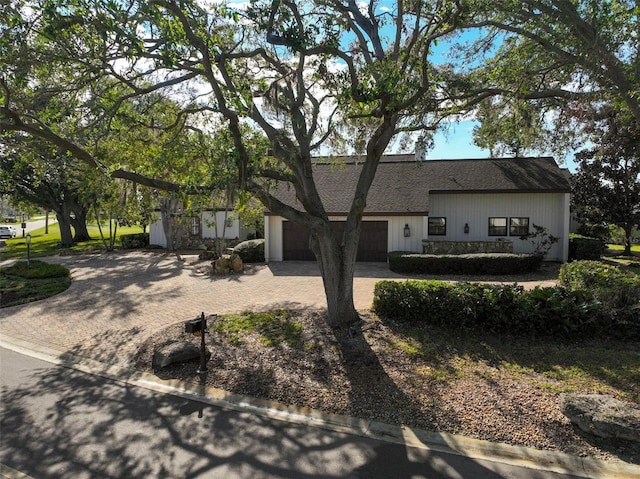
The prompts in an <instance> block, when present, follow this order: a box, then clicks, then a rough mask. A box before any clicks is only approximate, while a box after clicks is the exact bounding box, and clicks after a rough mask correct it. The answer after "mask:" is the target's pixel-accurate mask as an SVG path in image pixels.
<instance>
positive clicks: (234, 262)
mask: <svg viewBox="0 0 640 479" xmlns="http://www.w3.org/2000/svg"><path fill="white" fill-rule="evenodd" d="M229 261H230V263H231V271H233V272H234V273H240V272H241V271H242V270H243V269H244V264H243V263H242V259H240V256H238V255H237V254H232V255H231V256H230V257H229Z"/></svg>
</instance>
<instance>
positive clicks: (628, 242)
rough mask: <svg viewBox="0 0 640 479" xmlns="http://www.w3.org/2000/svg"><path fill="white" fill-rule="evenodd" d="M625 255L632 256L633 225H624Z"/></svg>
mask: <svg viewBox="0 0 640 479" xmlns="http://www.w3.org/2000/svg"><path fill="white" fill-rule="evenodd" d="M623 229H624V253H622V254H623V255H624V256H631V233H632V232H633V225H631V224H626V225H624V228H623Z"/></svg>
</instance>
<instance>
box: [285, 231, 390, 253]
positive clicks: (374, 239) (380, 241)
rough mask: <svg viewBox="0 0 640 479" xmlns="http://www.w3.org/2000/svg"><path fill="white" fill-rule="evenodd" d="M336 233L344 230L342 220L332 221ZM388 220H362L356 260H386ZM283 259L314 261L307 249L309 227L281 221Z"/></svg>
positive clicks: (339, 233)
mask: <svg viewBox="0 0 640 479" xmlns="http://www.w3.org/2000/svg"><path fill="white" fill-rule="evenodd" d="M331 224H332V226H333V228H334V230H335V231H336V233H337V234H338V235H341V234H342V232H343V231H344V227H345V222H344V221H332V222H331ZM388 235H389V225H388V221H363V222H362V230H361V232H360V243H359V244H358V256H357V258H356V261H371V262H373V261H377V262H386V261H387V251H388V249H387V246H388ZM282 245H283V259H284V260H285V261H286V260H290V261H315V259H316V258H315V256H314V254H313V252H312V251H311V250H310V249H309V229H308V228H307V227H305V226H302V225H299V224H297V223H292V222H291V221H283V222H282Z"/></svg>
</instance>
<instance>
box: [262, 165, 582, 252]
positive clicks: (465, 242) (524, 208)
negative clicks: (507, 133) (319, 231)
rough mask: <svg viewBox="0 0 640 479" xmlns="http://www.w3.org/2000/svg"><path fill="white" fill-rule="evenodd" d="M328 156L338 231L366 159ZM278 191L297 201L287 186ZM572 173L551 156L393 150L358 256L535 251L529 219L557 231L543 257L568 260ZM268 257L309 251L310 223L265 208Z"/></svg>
mask: <svg viewBox="0 0 640 479" xmlns="http://www.w3.org/2000/svg"><path fill="white" fill-rule="evenodd" d="M342 160H343V161H336V159H332V162H331V163H330V164H329V163H318V164H316V165H315V166H314V178H315V180H316V185H317V187H318V190H319V192H320V196H321V198H322V200H323V204H324V205H325V209H326V211H327V212H328V214H329V216H330V220H331V221H332V222H334V227H335V228H336V229H337V230H338V231H340V229H341V228H342V227H343V225H344V221H345V219H346V212H347V211H348V209H349V207H350V204H351V199H352V198H353V192H354V191H355V185H356V182H357V179H358V176H359V174H360V170H361V168H362V166H361V165H358V164H357V163H356V162H353V161H349V159H348V158H345V159H342ZM276 195H277V196H278V198H279V199H281V200H282V201H284V202H286V203H287V204H289V205H291V206H293V207H296V208H299V209H302V207H301V205H300V203H299V202H298V201H297V200H296V198H295V194H294V191H293V188H292V187H290V188H286V187H280V188H279V190H278V191H277V192H276ZM569 200H570V183H569V180H568V173H567V172H566V170H563V169H561V168H559V167H558V165H557V164H556V163H555V161H554V160H553V158H549V157H545V158H505V159H481V160H430V161H416V160H415V158H414V156H413V155H389V156H386V157H384V158H383V160H382V161H381V163H380V165H379V167H378V172H377V174H376V177H375V179H374V182H373V184H372V186H371V189H370V191H369V195H368V198H367V206H366V208H365V213H364V216H363V220H362V232H361V239H360V244H359V246H358V258H357V260H358V261H386V258H387V253H389V252H391V251H409V252H415V253H423V252H426V253H464V252H492V251H497V252H510V251H512V252H514V253H531V252H534V250H535V248H536V245H535V244H534V243H535V242H534V243H533V244H532V242H530V241H526V240H522V239H520V237H521V236H523V235H525V234H528V233H532V232H534V225H536V226H539V227H543V228H544V229H545V232H546V233H547V234H549V235H553V236H555V237H557V238H559V239H558V242H557V243H555V244H554V245H553V246H552V247H551V249H550V250H549V251H548V253H547V255H546V257H545V259H546V260H550V261H563V262H564V261H566V260H567V258H568V250H569V226H570V214H569ZM264 233H265V257H266V258H265V259H266V260H267V261H283V260H284V261H286V260H309V261H310V260H314V259H315V258H314V256H313V253H312V252H311V251H310V250H309V231H308V230H307V229H306V228H305V227H303V226H301V225H298V224H296V223H292V222H290V221H287V220H286V219H284V218H282V217H280V216H278V215H272V214H270V213H267V214H266V216H265V232H264Z"/></svg>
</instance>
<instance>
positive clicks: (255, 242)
mask: <svg viewBox="0 0 640 479" xmlns="http://www.w3.org/2000/svg"><path fill="white" fill-rule="evenodd" d="M233 252H234V253H237V254H238V256H240V259H242V261H243V262H244V263H262V262H263V261H264V240H263V239H252V240H247V241H243V242H242V243H239V244H238V245H236V246H235V247H234V248H233Z"/></svg>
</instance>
